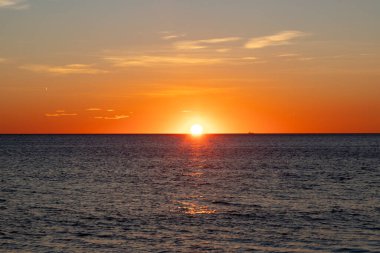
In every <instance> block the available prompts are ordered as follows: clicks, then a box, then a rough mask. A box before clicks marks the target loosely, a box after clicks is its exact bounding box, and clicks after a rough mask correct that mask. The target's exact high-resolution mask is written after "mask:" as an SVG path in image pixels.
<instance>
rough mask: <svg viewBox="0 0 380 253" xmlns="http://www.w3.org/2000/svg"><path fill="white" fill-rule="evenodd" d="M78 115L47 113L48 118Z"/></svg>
mask: <svg viewBox="0 0 380 253" xmlns="http://www.w3.org/2000/svg"><path fill="white" fill-rule="evenodd" d="M77 115H78V114H77V113H46V114H45V116H46V117H65V116H77Z"/></svg>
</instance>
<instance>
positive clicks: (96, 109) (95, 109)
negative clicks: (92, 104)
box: [86, 108, 102, 111]
mask: <svg viewBox="0 0 380 253" xmlns="http://www.w3.org/2000/svg"><path fill="white" fill-rule="evenodd" d="M101 110H102V109H100V108H88V109H86V111H101Z"/></svg>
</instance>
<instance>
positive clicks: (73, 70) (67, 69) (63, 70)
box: [20, 64, 108, 75]
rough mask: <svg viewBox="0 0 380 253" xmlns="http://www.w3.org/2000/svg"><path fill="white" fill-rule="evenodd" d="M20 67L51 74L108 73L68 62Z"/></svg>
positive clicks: (86, 65) (85, 65) (90, 66)
mask: <svg viewBox="0 0 380 253" xmlns="http://www.w3.org/2000/svg"><path fill="white" fill-rule="evenodd" d="M20 68H21V69H25V70H29V71H33V72H38V73H52V74H61V75H69V74H104V73H108V71H106V70H102V69H97V68H94V67H93V66H92V65H88V64H68V65H63V66H50V65H37V64H32V65H24V66H21V67H20Z"/></svg>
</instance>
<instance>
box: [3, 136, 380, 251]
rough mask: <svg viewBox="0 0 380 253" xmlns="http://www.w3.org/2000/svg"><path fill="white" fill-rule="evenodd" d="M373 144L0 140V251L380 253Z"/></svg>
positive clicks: (332, 139) (300, 139)
mask: <svg viewBox="0 0 380 253" xmlns="http://www.w3.org/2000/svg"><path fill="white" fill-rule="evenodd" d="M379 190H380V135H370V134H369V135H360V134H356V135H343V134H341V135H328V134H326V135H264V134H263V135H262V134H242V135H233V134H231V135H203V136H199V137H193V136H189V135H0V252H306V253H307V252H356V253H357V252H380V195H379Z"/></svg>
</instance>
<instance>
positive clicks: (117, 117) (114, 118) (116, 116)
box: [94, 115, 129, 120]
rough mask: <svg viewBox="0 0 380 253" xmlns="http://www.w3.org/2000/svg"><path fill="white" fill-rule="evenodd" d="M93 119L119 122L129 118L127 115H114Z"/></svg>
mask: <svg viewBox="0 0 380 253" xmlns="http://www.w3.org/2000/svg"><path fill="white" fill-rule="evenodd" d="M94 118H95V119H106V120H120V119H127V118H129V115H114V116H110V117H109V116H104V117H103V116H98V117H94Z"/></svg>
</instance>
